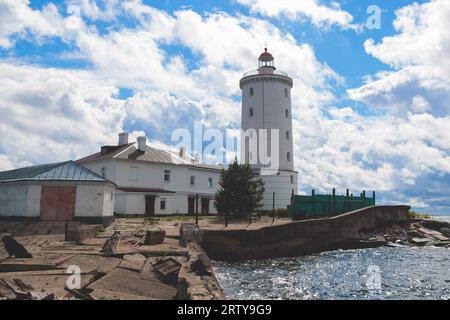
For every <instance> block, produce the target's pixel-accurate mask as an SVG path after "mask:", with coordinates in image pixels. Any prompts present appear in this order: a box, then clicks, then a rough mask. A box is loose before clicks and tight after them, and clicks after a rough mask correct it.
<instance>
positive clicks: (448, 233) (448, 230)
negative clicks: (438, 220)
mask: <svg viewBox="0 0 450 320" xmlns="http://www.w3.org/2000/svg"><path fill="white" fill-rule="evenodd" d="M440 231H441V233H443V234H444V235H446V236H447V237H450V228H447V227H444V228H441V229H440Z"/></svg>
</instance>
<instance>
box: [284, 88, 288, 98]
mask: <svg viewBox="0 0 450 320" xmlns="http://www.w3.org/2000/svg"><path fill="white" fill-rule="evenodd" d="M284 96H285V97H286V98H287V97H289V91H288V89H287V88H284Z"/></svg>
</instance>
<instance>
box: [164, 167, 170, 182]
mask: <svg viewBox="0 0 450 320" xmlns="http://www.w3.org/2000/svg"><path fill="white" fill-rule="evenodd" d="M164 182H170V170H164Z"/></svg>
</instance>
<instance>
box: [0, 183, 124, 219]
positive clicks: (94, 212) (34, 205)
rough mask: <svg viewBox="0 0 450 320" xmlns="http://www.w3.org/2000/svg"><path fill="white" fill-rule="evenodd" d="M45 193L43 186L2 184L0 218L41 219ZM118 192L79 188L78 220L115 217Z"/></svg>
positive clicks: (0, 186)
mask: <svg viewBox="0 0 450 320" xmlns="http://www.w3.org/2000/svg"><path fill="white" fill-rule="evenodd" d="M52 185H55V186H57V185H58V183H52ZM60 185H67V184H60ZM41 190H42V187H41V185H40V184H33V183H31V184H24V183H21V184H17V183H14V184H5V185H0V216H3V217H40V215H41ZM114 193H115V190H114V188H113V187H109V186H106V185H86V184H80V185H77V190H76V201H75V217H102V216H113V214H114V197H115V195H114ZM111 195H113V198H112V199H111Z"/></svg>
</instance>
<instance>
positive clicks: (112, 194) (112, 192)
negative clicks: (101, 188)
mask: <svg viewBox="0 0 450 320" xmlns="http://www.w3.org/2000/svg"><path fill="white" fill-rule="evenodd" d="M111 201H114V191H111Z"/></svg>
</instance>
